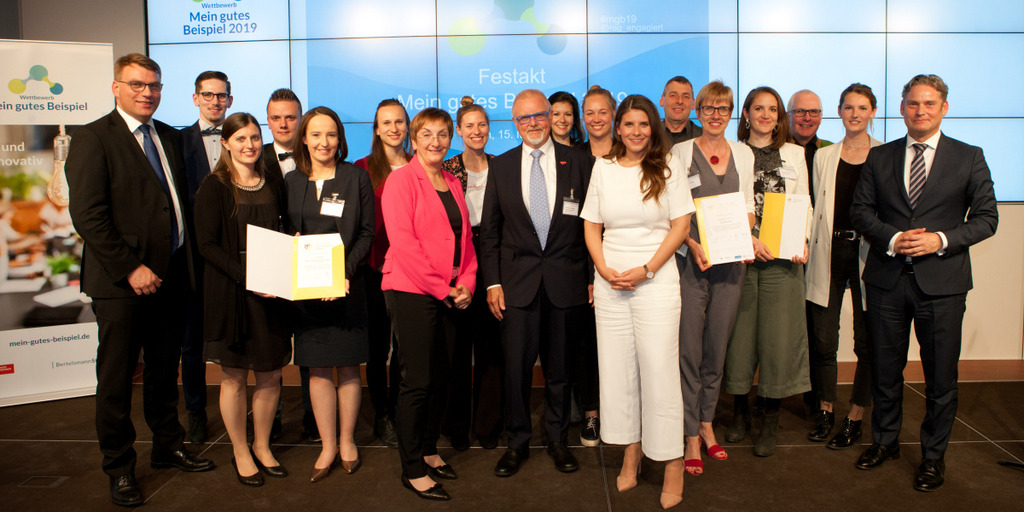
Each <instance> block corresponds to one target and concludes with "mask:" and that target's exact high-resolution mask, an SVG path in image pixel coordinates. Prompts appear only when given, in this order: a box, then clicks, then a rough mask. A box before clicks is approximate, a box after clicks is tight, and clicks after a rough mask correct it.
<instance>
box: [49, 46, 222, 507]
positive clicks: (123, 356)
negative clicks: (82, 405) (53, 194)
mask: <svg viewBox="0 0 1024 512" xmlns="http://www.w3.org/2000/svg"><path fill="white" fill-rule="evenodd" d="M112 89H113V93H114V100H115V103H116V105H117V108H116V109H115V110H114V111H113V112H111V113H110V114H108V115H106V116H104V117H101V118H100V119H98V120H96V121H93V122H92V123H89V124H87V125H85V126H82V127H81V128H79V129H78V130H76V131H75V133H74V137H73V139H72V141H71V149H70V153H69V155H68V160H67V164H66V173H67V177H68V185H69V190H70V201H71V204H70V211H71V218H72V220H73V221H74V225H75V229H76V230H77V231H78V233H79V235H81V237H82V239H83V240H84V241H85V247H84V249H83V254H82V281H81V285H82V291H84V292H85V293H86V294H88V295H89V296H90V297H92V299H93V302H92V308H93V312H95V314H96V321H97V323H98V324H99V346H98V348H97V354H96V378H97V385H96V431H97V434H98V436H99V445H100V451H101V452H103V471H104V472H106V473H107V475H109V477H110V494H111V499H112V500H113V501H114V503H116V504H118V505H124V506H137V505H141V504H142V501H143V499H142V493H141V491H140V490H139V487H138V484H137V483H136V481H135V458H136V457H135V450H134V449H133V448H132V444H133V443H134V441H135V428H134V426H133V425H132V420H131V403H132V375H133V374H134V373H135V367H136V364H137V362H138V359H139V351H140V350H142V351H143V358H144V363H145V368H144V370H143V387H142V390H143V406H144V407H143V409H144V413H145V417H146V424H147V425H149V428H150V430H152V431H153V451H152V454H151V456H150V461H151V464H152V466H153V467H156V468H163V467H176V468H178V469H181V470H183V471H206V470H209V469H212V468H213V462H212V461H210V460H208V459H200V458H196V457H194V456H193V455H192V454H191V453H189V452H188V450H187V449H186V448H185V445H184V437H185V430H184V429H183V428H182V427H181V423H179V422H178V385H177V377H178V372H177V366H178V353H179V350H180V348H181V339H182V329H181V325H182V322H181V319H182V317H183V316H184V308H183V301H182V297H183V296H184V293H185V291H186V289H188V288H189V287H190V285H191V284H192V282H193V276H192V268H191V259H190V258H191V252H192V250H193V243H192V242H191V241H190V237H191V236H192V233H191V229H190V228H191V222H190V220H189V219H190V216H191V210H190V209H189V207H188V203H187V202H185V201H184V198H185V191H186V188H185V174H184V166H183V165H182V159H181V139H180V136H179V133H178V131H177V130H174V129H173V128H171V127H170V126H167V125H165V124H163V123H161V122H158V121H153V113H154V112H156V109H157V107H158V106H159V105H160V90H161V89H162V84H161V83H160V67H159V66H158V65H157V63H156V62H153V61H152V60H151V59H150V58H149V57H146V56H145V55H141V54H137V53H133V54H129V55H125V56H124V57H121V58H119V59H118V60H117V62H116V63H115V65H114V83H113V86H112Z"/></svg>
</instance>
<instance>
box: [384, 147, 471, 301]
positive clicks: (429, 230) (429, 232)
mask: <svg viewBox="0 0 1024 512" xmlns="http://www.w3.org/2000/svg"><path fill="white" fill-rule="evenodd" d="M441 174H442V176H444V180H445V183H447V184H448V188H449V189H450V190H451V191H452V196H454V197H455V202H456V203H457V204H458V205H459V212H460V213H461V214H462V237H461V238H462V240H461V244H462V261H461V262H459V263H458V265H459V274H458V276H457V278H456V281H455V282H456V284H461V285H464V286H466V287H467V288H469V290H470V291H471V292H472V291H473V290H474V289H475V287H476V251H475V250H474V249H473V232H472V230H471V227H470V225H469V210H467V209H466V199H465V198H464V197H463V195H462V194H461V191H462V184H461V183H460V182H459V179H458V178H456V177H455V176H453V175H451V174H448V173H441ZM381 203H382V204H381V208H382V210H383V213H384V224H385V225H387V227H388V241H389V242H390V247H388V252H387V255H386V256H385V257H384V268H383V273H384V277H383V279H382V281H381V285H380V287H381V289H382V290H395V291H400V292H409V293H419V294H423V295H430V296H431V297H434V298H436V299H438V300H443V299H444V298H445V297H447V296H448V292H449V291H450V290H451V287H450V286H449V283H450V282H451V274H452V259H453V258H454V257H455V246H454V242H453V239H454V237H455V233H453V232H452V228H451V224H450V223H449V221H448V215H447V214H446V213H445V209H444V204H442V203H441V198H440V197H438V195H437V191H436V190H434V186H433V185H432V184H431V183H430V179H428V178H427V171H426V170H424V169H423V166H422V165H421V164H420V161H419V158H416V157H413V158H412V160H411V161H410V162H409V164H408V165H406V166H404V167H400V168H398V169H395V170H394V171H393V172H392V173H391V174H390V175H389V176H388V180H387V182H386V183H385V185H384V194H383V197H382V199H381Z"/></svg>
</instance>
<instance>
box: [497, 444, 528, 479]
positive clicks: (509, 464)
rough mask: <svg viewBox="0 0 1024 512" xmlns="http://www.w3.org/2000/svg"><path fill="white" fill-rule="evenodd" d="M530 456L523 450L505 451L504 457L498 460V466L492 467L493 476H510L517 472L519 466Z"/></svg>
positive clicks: (510, 449)
mask: <svg viewBox="0 0 1024 512" xmlns="http://www.w3.org/2000/svg"><path fill="white" fill-rule="evenodd" d="M529 456H530V452H529V451H527V450H526V449H525V448H524V449H522V450H513V449H512V448H509V449H508V450H505V455H502V456H501V458H500V459H498V464H497V465H496V466H494V476H501V477H505V476H512V475H514V474H516V473H518V472H519V466H521V465H522V464H523V461H524V460H526V459H527V458H528V457H529Z"/></svg>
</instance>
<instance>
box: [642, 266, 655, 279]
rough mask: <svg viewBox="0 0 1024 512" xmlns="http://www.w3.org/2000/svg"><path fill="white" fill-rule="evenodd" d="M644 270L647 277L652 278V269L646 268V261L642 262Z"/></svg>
mask: <svg viewBox="0 0 1024 512" xmlns="http://www.w3.org/2000/svg"><path fill="white" fill-rule="evenodd" d="M644 272H647V279H654V271H653V270H651V269H649V268H647V264H646V263H644Z"/></svg>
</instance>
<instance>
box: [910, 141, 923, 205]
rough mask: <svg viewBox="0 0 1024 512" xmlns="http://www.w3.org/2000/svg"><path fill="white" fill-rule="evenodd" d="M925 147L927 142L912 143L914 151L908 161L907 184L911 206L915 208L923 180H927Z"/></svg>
mask: <svg viewBox="0 0 1024 512" xmlns="http://www.w3.org/2000/svg"><path fill="white" fill-rule="evenodd" d="M927 147H928V145H927V144H921V143H916V144H914V151H916V153H915V154H914V159H913V160H912V161H911V162H910V185H909V186H907V192H908V193H909V195H910V207H911V208H917V200H918V199H920V198H921V191H923V190H924V182H925V181H927V176H926V175H925V172H924V150H925V149H926V148H927Z"/></svg>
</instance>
